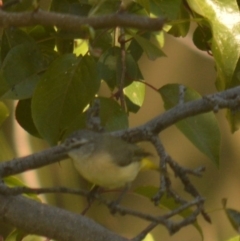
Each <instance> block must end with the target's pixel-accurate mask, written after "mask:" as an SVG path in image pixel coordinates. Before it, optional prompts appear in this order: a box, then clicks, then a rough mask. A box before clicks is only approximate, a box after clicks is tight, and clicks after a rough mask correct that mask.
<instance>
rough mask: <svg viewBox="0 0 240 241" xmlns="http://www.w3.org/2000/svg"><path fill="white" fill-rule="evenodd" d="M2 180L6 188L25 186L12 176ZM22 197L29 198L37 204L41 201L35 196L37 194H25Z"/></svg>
mask: <svg viewBox="0 0 240 241" xmlns="http://www.w3.org/2000/svg"><path fill="white" fill-rule="evenodd" d="M3 180H4V183H5V184H6V185H7V186H8V187H26V185H25V184H24V183H23V182H22V181H21V180H20V179H19V178H17V177H14V176H10V177H5V178H4V179H3ZM23 196H25V197H28V198H31V199H33V200H35V201H37V202H41V199H40V198H39V197H38V196H37V194H34V193H27V194H23Z"/></svg>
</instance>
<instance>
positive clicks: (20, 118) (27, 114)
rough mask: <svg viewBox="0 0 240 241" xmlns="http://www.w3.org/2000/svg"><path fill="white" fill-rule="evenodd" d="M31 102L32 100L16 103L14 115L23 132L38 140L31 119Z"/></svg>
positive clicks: (36, 131) (37, 134)
mask: <svg viewBox="0 0 240 241" xmlns="http://www.w3.org/2000/svg"><path fill="white" fill-rule="evenodd" d="M31 102H32V99H25V100H20V101H18V104H17V107H16V114H15V115H16V120H17V122H18V123H19V125H20V126H21V127H22V128H23V129H24V130H25V131H27V132H28V133H29V134H31V135H33V136H36V137H39V138H40V135H39V133H38V130H37V128H36V126H35V124H34V122H33V118H32V110H31Z"/></svg>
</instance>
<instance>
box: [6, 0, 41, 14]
mask: <svg viewBox="0 0 240 241" xmlns="http://www.w3.org/2000/svg"><path fill="white" fill-rule="evenodd" d="M11 1H12V0H5V1H4V4H6V3H7V2H11ZM35 1H36V2H39V0H21V1H18V2H17V3H16V4H12V5H11V6H10V7H9V8H7V11H11V12H24V11H33V10H36V6H35V4H34V2H35Z"/></svg>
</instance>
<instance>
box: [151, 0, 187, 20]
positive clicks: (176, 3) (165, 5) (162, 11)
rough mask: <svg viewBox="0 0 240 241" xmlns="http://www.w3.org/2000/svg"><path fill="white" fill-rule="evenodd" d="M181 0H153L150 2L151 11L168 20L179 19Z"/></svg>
mask: <svg viewBox="0 0 240 241" xmlns="http://www.w3.org/2000/svg"><path fill="white" fill-rule="evenodd" d="M181 2H182V1H181V0H152V1H150V3H151V4H150V11H151V13H152V14H154V15H155V16H157V17H163V16H164V17H166V18H167V19H168V20H174V19H177V18H178V15H179V12H180V8H181Z"/></svg>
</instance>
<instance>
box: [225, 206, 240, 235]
mask: <svg viewBox="0 0 240 241" xmlns="http://www.w3.org/2000/svg"><path fill="white" fill-rule="evenodd" d="M225 212H226V214H227V217H228V220H229V221H230V223H231V225H232V227H233V228H234V229H235V230H236V231H237V232H238V233H239V232H240V212H239V211H237V210H234V209H231V208H225Z"/></svg>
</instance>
